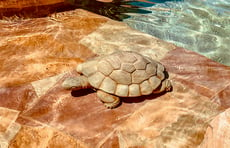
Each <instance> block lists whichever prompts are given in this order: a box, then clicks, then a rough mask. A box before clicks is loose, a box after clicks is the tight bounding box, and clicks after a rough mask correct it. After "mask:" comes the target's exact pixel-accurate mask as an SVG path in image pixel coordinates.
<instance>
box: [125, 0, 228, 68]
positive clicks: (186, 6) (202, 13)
mask: <svg viewBox="0 0 230 148" xmlns="http://www.w3.org/2000/svg"><path fill="white" fill-rule="evenodd" d="M152 1H154V0H152ZM155 2H156V1H155ZM144 9H146V10H151V13H149V14H135V15H132V16H131V17H130V18H128V19H125V20H123V21H124V22H126V23H127V24H128V25H130V26H131V27H133V28H135V29H137V30H140V31H143V32H145V33H148V34H151V35H153V36H156V37H158V38H160V39H163V40H165V41H169V42H172V43H174V44H176V45H177V46H180V47H184V48H186V49H189V50H193V51H195V52H198V53H200V54H202V55H204V56H206V57H208V58H211V59H213V60H214V61H217V62H219V63H222V64H225V65H228V66H230V0H215V1H214V0H183V1H166V2H164V3H157V4H155V5H152V6H151V7H147V8H144Z"/></svg>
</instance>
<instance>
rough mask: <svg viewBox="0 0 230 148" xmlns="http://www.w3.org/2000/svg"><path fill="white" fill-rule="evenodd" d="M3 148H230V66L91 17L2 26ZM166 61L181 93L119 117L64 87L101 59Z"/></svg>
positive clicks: (130, 106)
mask: <svg viewBox="0 0 230 148" xmlns="http://www.w3.org/2000/svg"><path fill="white" fill-rule="evenodd" d="M0 28H1V30H0V36H1V38H0V63H1V66H0V121H1V122H0V147H1V148H5V147H8V146H9V147H15V148H18V147H20V148H26V147H28V148H31V147H39V148H43V147H44V148H45V147H70V148H72V147H89V148H91V147H105V148H108V147H114V148H117V147H121V148H126V147H151V148H153V147H156V148H161V147H168V148H171V147H173V148H175V147H201V148H216V147H218V148H222V147H223V148H227V147H230V137H229V135H230V108H229V107H230V98H229V96H230V67H227V66H224V65H221V64H219V63H216V62H214V61H211V60H209V59H207V58H206V57H204V56H201V55H199V54H197V53H194V52H192V51H188V50H186V49H182V48H179V47H176V46H174V45H173V44H170V43H167V42H164V41H161V40H159V39H157V38H155V37H152V36H150V35H147V34H144V33H141V32H139V31H136V30H133V29H131V28H129V27H128V26H127V25H125V24H124V23H121V22H116V21H112V20H110V19H108V18H105V17H102V16H98V15H95V14H93V13H90V12H87V11H84V10H80V9H78V10H75V11H69V12H65V13H58V14H56V15H53V16H51V17H46V18H36V19H28V20H15V21H0ZM116 50H132V51H137V52H139V53H142V54H145V55H148V56H150V57H152V58H154V59H156V60H159V61H160V62H162V63H163V64H164V65H165V67H166V68H167V71H168V72H169V76H170V79H171V80H172V83H173V91H172V92H171V93H166V94H163V95H150V96H144V97H138V98H132V99H127V98H126V99H123V103H122V104H121V106H120V107H118V108H116V109H113V110H109V109H106V108H105V107H104V106H103V104H102V103H101V102H100V101H99V99H97V98H96V95H95V93H94V92H93V91H91V90H86V91H82V92H81V93H72V95H71V92H70V91H66V90H63V89H62V88H61V86H60V84H61V83H62V81H63V80H64V78H65V77H67V76H70V75H72V76H73V75H77V74H76V72H75V71H74V67H75V66H76V65H77V64H79V63H81V62H83V61H85V60H86V59H87V58H90V57H93V56H95V55H97V54H98V55H101V54H108V53H111V52H113V51H116Z"/></svg>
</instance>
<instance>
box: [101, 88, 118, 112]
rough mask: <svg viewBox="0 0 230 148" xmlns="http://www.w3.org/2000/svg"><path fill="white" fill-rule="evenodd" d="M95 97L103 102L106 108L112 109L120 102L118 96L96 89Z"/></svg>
mask: <svg viewBox="0 0 230 148" xmlns="http://www.w3.org/2000/svg"><path fill="white" fill-rule="evenodd" d="M97 97H98V98H99V99H100V100H101V101H102V102H103V103H104V105H105V107H106V108H109V109H112V108H115V107H117V106H118V105H119V104H120V98H119V97H117V96H114V95H111V94H108V93H106V92H103V91H101V90H98V91H97Z"/></svg>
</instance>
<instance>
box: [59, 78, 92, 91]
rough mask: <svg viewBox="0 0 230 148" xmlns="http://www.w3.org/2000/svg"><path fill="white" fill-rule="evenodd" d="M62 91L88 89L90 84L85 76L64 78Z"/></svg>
mask: <svg viewBox="0 0 230 148" xmlns="http://www.w3.org/2000/svg"><path fill="white" fill-rule="evenodd" d="M62 87H63V88H64V89H71V90H79V89H85V88H89V87H90V84H89V82H88V79H87V78H86V77H85V76H78V77H71V78H66V79H65V81H64V82H63V83H62Z"/></svg>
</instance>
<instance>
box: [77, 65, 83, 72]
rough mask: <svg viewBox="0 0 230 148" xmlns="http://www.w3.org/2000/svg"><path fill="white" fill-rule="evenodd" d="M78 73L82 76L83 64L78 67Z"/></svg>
mask: <svg viewBox="0 0 230 148" xmlns="http://www.w3.org/2000/svg"><path fill="white" fill-rule="evenodd" d="M76 70H77V72H78V73H80V74H82V64H79V65H77V69H76Z"/></svg>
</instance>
